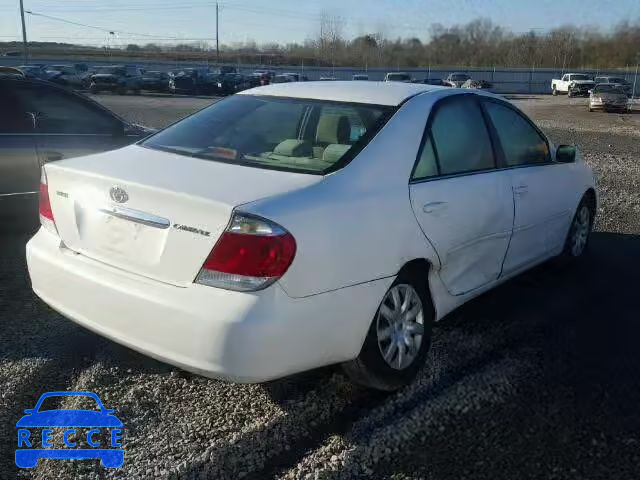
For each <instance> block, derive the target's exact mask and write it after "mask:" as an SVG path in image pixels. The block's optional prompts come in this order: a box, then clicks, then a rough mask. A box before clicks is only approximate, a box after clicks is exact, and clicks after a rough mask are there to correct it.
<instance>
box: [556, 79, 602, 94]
mask: <svg viewBox="0 0 640 480" xmlns="http://www.w3.org/2000/svg"><path fill="white" fill-rule="evenodd" d="M594 86H595V82H594V81H593V80H592V79H591V77H589V75H585V74H584V73H565V74H564V75H563V76H562V78H561V79H560V80H558V79H556V78H554V79H553V80H551V91H552V92H553V94H554V95H558V94H559V93H566V94H567V95H569V96H570V97H574V96H576V95H585V96H587V95H589V90H591V89H592V88H593V87H594Z"/></svg>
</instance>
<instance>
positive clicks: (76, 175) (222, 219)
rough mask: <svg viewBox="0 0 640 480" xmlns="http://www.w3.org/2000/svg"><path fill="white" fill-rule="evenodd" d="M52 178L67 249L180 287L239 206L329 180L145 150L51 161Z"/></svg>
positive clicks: (49, 175) (58, 223)
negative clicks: (234, 209) (322, 180)
mask: <svg viewBox="0 0 640 480" xmlns="http://www.w3.org/2000/svg"><path fill="white" fill-rule="evenodd" d="M46 174H47V180H48V188H49V197H50V199H51V206H52V209H53V215H54V218H55V223H56V227H57V230H58V234H59V235H60V237H61V239H62V241H63V242H64V245H65V246H66V247H67V248H69V249H71V250H73V251H75V252H76V253H78V254H81V255H84V256H86V257H89V258H92V259H95V260H97V261H100V262H102V263H105V264H108V265H111V266H113V267H116V268H120V269H122V270H126V271H128V272H132V273H136V274H139V275H143V276H145V277H149V278H153V279H155V280H159V281H162V282H165V283H170V284H173V285H178V286H186V285H188V284H190V283H192V282H193V280H194V278H195V277H196V275H197V274H198V272H199V270H200V267H201V266H202V264H203V262H204V261H205V259H206V258H207V256H208V254H209V253H210V252H211V249H212V248H213V247H214V245H215V243H216V241H217V239H218V238H219V236H220V235H221V233H222V232H223V231H224V229H225V228H226V226H227V224H228V222H229V220H230V218H231V214H232V211H233V208H234V207H236V206H238V205H241V204H243V203H247V202H250V201H253V200H257V199H260V198H264V197H268V196H271V195H277V194H279V193H283V192H286V191H290V190H294V189H298V188H302V187H304V186H306V185H310V184H311V183H315V182H317V181H320V180H321V178H322V177H320V176H317V175H306V174H299V173H290V172H281V171H274V170H265V169H259V168H251V167H245V166H240V165H231V164H226V163H220V162H214V161H208V160H203V159H197V158H192V157H187V156H183V155H178V154H173V153H167V152H163V151H158V150H152V149H148V148H144V147H141V146H130V147H126V148H124V149H120V150H117V151H113V152H107V153H102V154H98V155H92V156H89V157H84V158H75V159H69V160H65V161H61V162H56V163H51V164H48V165H47V166H46Z"/></svg>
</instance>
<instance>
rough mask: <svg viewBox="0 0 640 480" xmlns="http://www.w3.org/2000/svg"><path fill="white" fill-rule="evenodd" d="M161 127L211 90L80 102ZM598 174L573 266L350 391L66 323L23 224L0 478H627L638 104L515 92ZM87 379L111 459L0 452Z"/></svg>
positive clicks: (491, 301) (4, 348)
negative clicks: (377, 388)
mask: <svg viewBox="0 0 640 480" xmlns="http://www.w3.org/2000/svg"><path fill="white" fill-rule="evenodd" d="M96 98H97V99H98V100H99V101H101V102H103V103H104V104H105V105H107V106H108V107H110V108H112V109H114V110H115V111H116V112H117V113H119V114H121V115H122V116H124V117H126V118H128V119H130V120H133V121H137V122H141V123H145V124H147V125H151V126H164V125H166V124H168V123H171V122H173V121H175V120H176V119H177V118H180V117H182V116H184V115H187V114H189V113H190V112H192V111H195V110H197V109H200V108H202V107H204V106H206V105H208V104H209V103H211V102H212V101H213V99H210V98H209V99H208V98H187V97H179V98H171V97H165V96H161V95H159V96H144V97H129V96H127V97H119V96H115V95H103V96H98V97H96ZM515 101H516V103H518V104H519V105H520V106H521V107H522V108H523V109H524V110H526V111H527V112H528V113H529V114H530V115H531V116H532V117H533V118H534V119H535V120H536V121H538V123H539V124H540V125H541V126H542V128H543V129H544V130H545V131H546V132H547V133H548V134H549V135H550V136H551V138H552V139H553V140H554V141H556V142H559V143H560V142H561V143H576V144H578V145H579V146H580V148H581V149H582V151H583V152H584V154H585V156H586V159H587V161H588V162H589V163H590V164H591V165H592V166H593V167H594V168H595V170H596V172H597V174H598V180H599V189H600V193H601V206H600V210H599V212H598V215H599V216H598V221H597V225H596V230H597V232H596V233H594V236H593V243H592V245H591V252H590V255H589V257H588V260H587V261H586V262H583V263H582V264H580V265H577V266H574V267H572V268H569V269H563V268H560V267H559V266H557V265H555V264H550V265H544V266H542V267H540V268H537V269H535V270H534V271H531V272H529V273H527V274H525V275H522V276H520V277H518V278H516V279H515V280H513V281H511V282H509V283H507V284H505V285H503V286H501V287H500V288H498V289H497V290H495V291H493V292H490V293H488V294H486V295H483V296H482V297H480V298H478V299H477V300H475V301H473V302H471V303H470V304H468V305H466V306H464V307H463V308H462V309H460V310H459V311H457V312H455V313H453V314H452V315H450V317H449V318H447V319H445V320H444V321H443V322H441V323H440V324H439V326H438V328H437V330H436V334H435V339H434V345H433V348H432V351H431V353H430V358H429V361H428V366H427V367H426V368H425V369H424V371H423V372H422V373H421V375H420V376H419V379H418V380H417V381H416V382H415V383H414V384H413V385H411V386H410V387H408V388H406V389H404V390H402V391H400V392H397V393H395V394H392V395H389V394H380V393H372V392H368V391H365V390H363V389H360V388H356V387H353V386H352V385H350V384H349V383H347V382H346V380H345V379H344V378H343V376H342V375H341V374H340V372H339V369H337V368H323V369H319V370H316V371H312V372H309V373H305V374H302V375H297V376H294V377H291V378H287V379H283V380H279V381H275V382H271V383H268V384H263V385H233V384H228V383H224V382H218V381H214V380H208V379H204V378H199V377H195V376H192V375H189V374H186V373H184V372H182V371H179V370H177V369H174V368H172V367H170V366H167V365H164V364H161V363H158V362H155V361H153V360H150V359H147V358H145V357H143V356H141V355H139V354H137V353H135V352H132V351H130V350H128V349H126V348H123V347H120V346H118V345H116V344H114V343H112V342H110V341H107V340H104V339H102V338H100V337H98V336H96V335H94V334H92V333H90V332H87V331H85V330H83V329H81V328H79V327H76V326H75V325H74V324H72V323H71V322H70V321H67V320H65V319H64V318H62V317H60V316H59V315H58V314H56V313H55V312H53V311H52V310H50V309H49V308H48V307H46V306H45V305H44V304H43V303H41V302H40V301H38V300H37V299H36V298H35V297H34V296H33V295H32V294H31V292H30V288H29V279H28V275H27V272H26V267H25V261H24V243H25V241H26V239H27V237H26V236H5V237H1V238H0V249H1V250H0V251H2V253H3V254H2V257H0V318H1V319H2V320H1V321H0V327H1V328H0V425H2V428H0V478H2V479H4V478H6V479H13V478H16V477H19V478H35V479H58V478H76V477H77V478H128V479H133V478H154V477H155V478H252V479H253V478H255V479H261V478H271V477H279V478H286V479H293V478H332V479H333V478H335V479H342V478H344V479H351V478H358V477H373V478H393V479H414V478H415V479H418V478H423V479H456V480H461V479H464V478H473V479H484V478H487V479H489V478H491V479H496V478H504V479H514V478H518V479H523V478H532V479H533V478H536V479H539V478H545V479H565V478H576V479H616V480H624V479H630V480H631V479H637V478H639V477H640V414H639V409H638V405H639V404H640V355H638V348H637V338H638V337H639V336H640V322H638V318H639V316H638V306H639V305H640V300H639V298H638V294H637V285H638V277H637V267H638V265H639V264H640V111H636V112H634V113H632V114H626V115H619V114H604V113H588V112H587V107H586V100H585V99H568V98H566V97H558V98H554V97H551V96H549V97H525V96H520V97H517V98H515ZM67 389H68V390H89V391H94V392H96V393H97V394H98V395H99V396H100V398H101V399H102V401H103V402H104V403H105V405H106V406H107V407H109V408H115V409H116V415H117V416H118V417H119V418H120V419H121V420H122V421H123V423H124V436H123V445H124V448H125V465H124V466H123V467H122V468H120V469H118V470H106V469H103V468H102V467H101V466H100V465H99V463H98V462H97V461H74V462H72V461H56V460H41V461H40V463H39V464H38V466H37V467H36V468H34V469H33V470H30V471H19V470H18V469H16V467H15V465H14V463H13V451H14V449H15V445H16V429H15V426H14V425H15V422H16V421H17V420H18V418H20V416H21V415H22V411H23V410H24V409H25V408H30V407H32V406H33V405H34V404H35V402H36V401H37V399H38V397H39V396H40V394H41V393H43V392H45V391H52V390H67Z"/></svg>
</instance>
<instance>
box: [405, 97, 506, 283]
mask: <svg viewBox="0 0 640 480" xmlns="http://www.w3.org/2000/svg"><path fill="white" fill-rule="evenodd" d="M432 112H433V113H432V114H431V117H430V118H429V122H428V124H427V129H426V132H425V137H424V139H423V143H422V146H421V148H420V151H419V157H418V162H417V163H416V166H415V168H414V172H413V174H412V180H411V184H410V185H409V192H410V197H411V205H412V207H413V211H414V213H415V215H416V218H417V220H418V222H419V224H420V226H421V228H422V231H423V232H424V234H425V236H426V237H427V238H428V239H429V241H430V243H431V244H432V245H433V247H434V248H435V250H436V252H437V253H438V256H439V257H440V262H441V270H440V272H439V273H440V277H441V279H442V281H443V283H444V284H445V285H446V287H447V289H448V290H449V292H450V293H451V294H452V295H461V294H464V293H467V292H470V291H472V290H475V289H477V288H479V287H481V286H483V285H485V284H488V283H491V282H493V281H495V280H496V279H497V278H498V277H499V275H500V273H501V269H502V262H503V260H504V257H505V254H506V251H507V246H508V244H509V238H510V236H511V229H512V225H513V195H512V193H511V182H510V178H509V173H508V172H504V171H497V170H496V168H495V167H496V162H495V154H494V149H493V145H492V142H491V138H490V135H489V132H488V129H487V126H486V124H485V120H484V118H483V113H482V110H481V108H480V105H479V103H478V101H477V100H476V95H473V94H466V95H455V96H451V97H446V98H445V99H443V100H441V101H440V102H438V103H437V104H436V106H435V107H434V110H433V111H432Z"/></svg>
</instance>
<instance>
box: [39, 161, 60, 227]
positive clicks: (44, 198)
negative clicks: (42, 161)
mask: <svg viewBox="0 0 640 480" xmlns="http://www.w3.org/2000/svg"><path fill="white" fill-rule="evenodd" d="M38 213H39V214H40V224H41V225H42V226H43V227H44V228H46V229H47V230H49V231H50V232H53V233H56V234H57V233H58V230H57V228H56V221H55V219H54V218H53V210H52V209H51V200H50V199H49V185H47V174H46V173H45V171H44V168H43V169H42V172H41V173H40V196H39V198H38Z"/></svg>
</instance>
